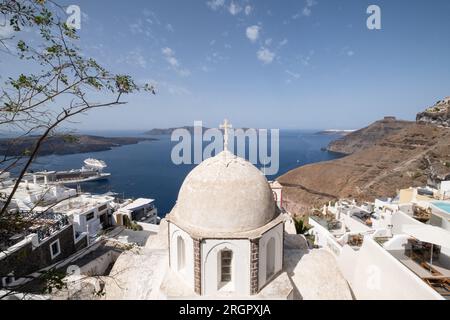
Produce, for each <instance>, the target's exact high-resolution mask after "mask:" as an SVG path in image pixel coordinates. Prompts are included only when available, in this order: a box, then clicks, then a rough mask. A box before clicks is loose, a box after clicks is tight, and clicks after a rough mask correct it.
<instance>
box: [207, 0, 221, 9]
mask: <svg viewBox="0 0 450 320" xmlns="http://www.w3.org/2000/svg"><path fill="white" fill-rule="evenodd" d="M206 5H207V6H208V7H210V8H211V9H212V10H214V11H216V10H219V9H220V8H222V7H223V6H224V5H225V0H211V1H208V2H206Z"/></svg>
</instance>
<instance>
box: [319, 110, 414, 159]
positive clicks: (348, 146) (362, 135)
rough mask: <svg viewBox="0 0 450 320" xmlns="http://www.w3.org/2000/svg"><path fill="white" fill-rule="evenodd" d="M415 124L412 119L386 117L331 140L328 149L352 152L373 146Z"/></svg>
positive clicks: (338, 151) (344, 152) (346, 152)
mask: <svg viewBox="0 0 450 320" xmlns="http://www.w3.org/2000/svg"><path fill="white" fill-rule="evenodd" d="M413 125H414V122H411V121H401V120H397V119H395V118H392V117H386V118H384V119H383V120H380V121H377V122H375V123H373V124H371V125H370V126H368V127H365V128H363V129H360V130H357V131H354V132H352V133H350V134H348V135H346V136H344V137H342V138H340V139H338V140H335V141H333V142H331V143H330V144H329V145H328V147H327V150H328V151H331V152H337V153H343V154H352V153H354V152H356V151H360V150H363V149H366V148H369V147H372V146H374V145H375V144H376V143H378V142H380V141H382V140H383V139H384V137H386V136H387V135H390V134H392V133H395V132H398V131H401V130H403V129H405V128H408V127H411V126H413Z"/></svg>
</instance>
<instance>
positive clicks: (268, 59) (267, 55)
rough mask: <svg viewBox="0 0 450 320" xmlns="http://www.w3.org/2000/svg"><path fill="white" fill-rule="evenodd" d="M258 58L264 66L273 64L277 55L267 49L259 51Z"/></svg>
mask: <svg viewBox="0 0 450 320" xmlns="http://www.w3.org/2000/svg"><path fill="white" fill-rule="evenodd" d="M256 56H257V57H258V60H260V61H262V62H263V63H264V64H269V63H272V61H273V59H275V53H273V52H272V51H270V50H269V49H267V48H261V49H259V50H258V52H257V53H256Z"/></svg>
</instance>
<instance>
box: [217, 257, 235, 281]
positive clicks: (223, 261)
mask: <svg viewBox="0 0 450 320" xmlns="http://www.w3.org/2000/svg"><path fill="white" fill-rule="evenodd" d="M232 261H233V251H231V250H222V251H220V281H221V282H222V284H225V283H228V282H231V279H232V274H231V273H232V270H231V268H232Z"/></svg>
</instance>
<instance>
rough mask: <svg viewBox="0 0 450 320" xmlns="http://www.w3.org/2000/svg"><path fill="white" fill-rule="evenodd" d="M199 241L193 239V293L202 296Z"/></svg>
mask: <svg viewBox="0 0 450 320" xmlns="http://www.w3.org/2000/svg"><path fill="white" fill-rule="evenodd" d="M200 244H201V240H197V239H194V291H195V293H196V294H198V295H201V294H202V280H201V279H202V269H201V247H200Z"/></svg>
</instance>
